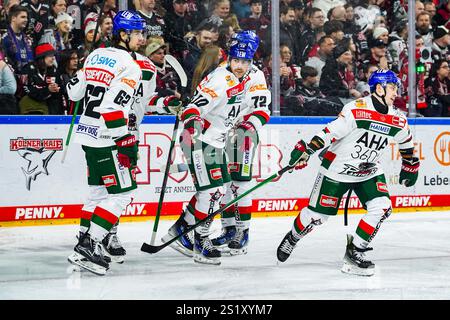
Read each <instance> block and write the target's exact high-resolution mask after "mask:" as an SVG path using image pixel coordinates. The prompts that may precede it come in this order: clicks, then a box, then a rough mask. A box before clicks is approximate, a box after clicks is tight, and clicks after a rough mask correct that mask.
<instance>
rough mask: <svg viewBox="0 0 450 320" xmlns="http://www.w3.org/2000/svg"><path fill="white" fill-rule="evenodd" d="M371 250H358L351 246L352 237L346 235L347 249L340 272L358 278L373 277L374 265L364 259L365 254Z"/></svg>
mask: <svg viewBox="0 0 450 320" xmlns="http://www.w3.org/2000/svg"><path fill="white" fill-rule="evenodd" d="M369 250H372V248H365V249H362V248H358V247H356V246H355V245H354V244H353V236H352V235H349V234H348V235H347V248H346V250H345V255H344V265H343V266H342V269H341V271H342V272H344V273H349V274H355V275H358V276H373V275H374V274H375V264H373V263H372V261H369V260H366V259H365V252H366V251H369Z"/></svg>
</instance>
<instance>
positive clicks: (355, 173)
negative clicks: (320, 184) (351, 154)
mask: <svg viewBox="0 0 450 320" xmlns="http://www.w3.org/2000/svg"><path fill="white" fill-rule="evenodd" d="M377 170H378V168H377V166H376V164H375V163H372V162H362V163H360V164H359V165H358V167H355V166H352V165H351V164H348V163H346V164H344V170H342V171H341V172H339V174H345V175H347V176H352V177H358V178H360V177H367V176H370V175H372V174H374V173H375V172H376V171H377Z"/></svg>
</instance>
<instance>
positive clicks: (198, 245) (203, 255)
mask: <svg viewBox="0 0 450 320" xmlns="http://www.w3.org/2000/svg"><path fill="white" fill-rule="evenodd" d="M194 241H195V242H194V261H195V262H198V263H205V264H214V265H220V257H221V256H222V255H221V253H220V251H219V250H217V248H216V247H214V246H213V244H212V243H211V239H210V238H209V235H202V234H200V233H197V232H194Z"/></svg>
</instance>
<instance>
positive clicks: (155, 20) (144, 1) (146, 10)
mask: <svg viewBox="0 0 450 320" xmlns="http://www.w3.org/2000/svg"><path fill="white" fill-rule="evenodd" d="M139 1H140V2H139V3H140V9H139V10H138V13H139V15H140V16H141V17H142V18H143V19H144V20H145V23H146V25H147V45H148V43H149V40H148V39H149V38H150V37H154V36H159V37H165V34H164V29H165V27H166V23H165V21H164V18H163V17H161V16H160V15H159V14H157V13H156V9H155V6H156V0H139Z"/></svg>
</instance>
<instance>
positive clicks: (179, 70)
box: [150, 55, 187, 245]
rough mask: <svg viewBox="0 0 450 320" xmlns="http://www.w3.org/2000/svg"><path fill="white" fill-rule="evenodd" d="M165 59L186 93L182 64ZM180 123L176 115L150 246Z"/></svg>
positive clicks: (185, 79) (167, 57) (154, 234)
mask: <svg viewBox="0 0 450 320" xmlns="http://www.w3.org/2000/svg"><path fill="white" fill-rule="evenodd" d="M165 59H166V61H167V62H168V63H169V64H170V65H171V66H172V68H173V69H174V70H175V72H176V73H177V74H178V77H179V78H180V82H181V86H182V91H183V92H184V91H185V90H186V86H187V76H186V72H184V69H183V67H181V65H180V63H179V62H178V61H177V59H175V57H173V56H171V55H166V57H165ZM179 123H180V119H179V117H178V115H176V116H175V125H174V127H173V132H172V140H171V141H170V147H169V153H168V156H167V162H166V168H165V170H164V177H163V183H162V187H161V193H160V195H159V201H158V209H157V211H156V215H155V223H154V224H153V232H152V237H151V240H150V245H153V244H155V238H156V232H157V231H158V224H159V217H160V215H161V209H162V203H163V201H164V195H165V193H166V192H165V190H166V185H167V179H168V178H169V172H170V168H171V166H170V158H171V155H172V150H173V147H174V146H175V140H176V138H177V132H178V125H179Z"/></svg>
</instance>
